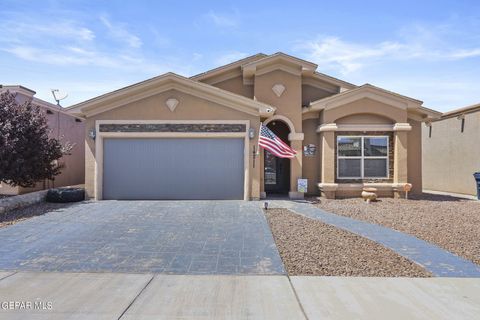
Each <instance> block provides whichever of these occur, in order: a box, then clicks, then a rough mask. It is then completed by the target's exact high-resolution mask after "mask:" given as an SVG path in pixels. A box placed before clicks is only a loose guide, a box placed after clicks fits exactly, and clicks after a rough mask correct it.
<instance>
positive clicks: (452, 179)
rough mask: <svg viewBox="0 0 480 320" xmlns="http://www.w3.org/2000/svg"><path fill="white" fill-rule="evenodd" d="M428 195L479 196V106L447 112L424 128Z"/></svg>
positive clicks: (424, 169)
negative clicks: (437, 193) (436, 193)
mask: <svg viewBox="0 0 480 320" xmlns="http://www.w3.org/2000/svg"><path fill="white" fill-rule="evenodd" d="M422 137H423V180H424V185H423V188H424V190H425V191H437V192H447V193H456V194H463V195H469V196H475V195H477V185H476V183H475V180H474V178H473V173H475V172H480V147H479V144H480V104H475V105H472V106H468V107H465V108H460V109H456V110H453V111H449V112H446V113H444V114H443V115H442V117H441V118H439V119H437V120H434V121H431V122H427V123H425V125H424V126H423V133H422Z"/></svg>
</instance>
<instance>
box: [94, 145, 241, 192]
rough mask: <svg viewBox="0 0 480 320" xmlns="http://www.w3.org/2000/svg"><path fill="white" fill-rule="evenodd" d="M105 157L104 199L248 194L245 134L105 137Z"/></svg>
mask: <svg viewBox="0 0 480 320" xmlns="http://www.w3.org/2000/svg"><path fill="white" fill-rule="evenodd" d="M103 163H104V170H103V198H104V199H125V200H127V199H145V200H148V199H179V200H180V199H192V200H193V199H243V194H244V140H243V139H226V138H217V139H212V138H208V139H206V138H201V139H173V138H171V139H170V138H168V139H167V138H165V139H105V140H104V161H103Z"/></svg>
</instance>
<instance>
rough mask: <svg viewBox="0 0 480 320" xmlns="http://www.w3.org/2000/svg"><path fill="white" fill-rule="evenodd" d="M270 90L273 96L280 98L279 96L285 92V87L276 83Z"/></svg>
mask: <svg viewBox="0 0 480 320" xmlns="http://www.w3.org/2000/svg"><path fill="white" fill-rule="evenodd" d="M272 90H273V92H274V93H275V95H276V96H277V97H279V98H280V96H281V95H282V94H283V92H284V91H285V86H284V85H283V84H281V83H277V84H276V85H274V86H273V87H272Z"/></svg>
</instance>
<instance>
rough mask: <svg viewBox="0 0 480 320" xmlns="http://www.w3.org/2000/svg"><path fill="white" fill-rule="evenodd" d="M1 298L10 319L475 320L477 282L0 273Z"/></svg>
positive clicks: (0, 312) (0, 313)
mask: <svg viewBox="0 0 480 320" xmlns="http://www.w3.org/2000/svg"><path fill="white" fill-rule="evenodd" d="M289 280H290V281H289ZM0 301H1V302H2V303H1V307H0V319H9V320H15V319H19V320H20V319H53V320H55V319H67V318H68V319H109V320H110V319H111V320H114V319H115V320H117V319H120V320H125V319H139V320H142V319H152V320H153V319H183V320H185V319H276V320H282V319H286V320H297V319H298V320H303V319H326V320H348V319H358V320H363V319H365V320H366V319H368V320H376V319H378V320H383V319H409V320H420V319H436V320H441V319H445V320H450V319H477V318H478V315H479V314H480V279H458V278H455V279H447V278H424V279H408V278H360V277H350V278H345V277H290V279H289V278H288V277H287V276H282V275H277V276H273V275H270V276H235V275H223V276H218V275H217V276H215V275H159V274H157V275H152V274H126V273H117V274H115V273H48V272H40V273H37V272H35V273H30V272H19V273H1V272H0ZM9 302H13V303H11V304H10V303H9ZM15 302H19V303H20V302H23V303H24V305H23V308H22V307H21V305H20V304H18V305H16V304H15ZM27 303H30V307H28V305H27ZM35 306H36V307H35Z"/></svg>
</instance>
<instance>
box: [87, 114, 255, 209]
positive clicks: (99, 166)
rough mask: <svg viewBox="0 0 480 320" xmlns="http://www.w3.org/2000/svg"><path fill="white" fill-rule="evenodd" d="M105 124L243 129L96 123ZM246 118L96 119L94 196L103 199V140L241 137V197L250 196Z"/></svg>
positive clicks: (248, 144) (248, 124)
mask: <svg viewBox="0 0 480 320" xmlns="http://www.w3.org/2000/svg"><path fill="white" fill-rule="evenodd" d="M108 124H120V125H122V124H123V125H128V124H150V125H153V124H199V125H202V124H240V125H244V126H245V131H244V132H101V131H100V125H108ZM249 129H250V121H248V120H141V121H140V120H97V121H95V130H96V132H97V136H96V139H95V174H94V188H95V191H94V194H95V200H102V199H103V140H104V139H106V138H108V139H115V138H216V139H221V138H243V139H244V152H243V153H244V187H243V188H244V189H243V190H244V200H249V197H250V159H249V150H250V149H249V148H250V139H249V137H248V132H249Z"/></svg>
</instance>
